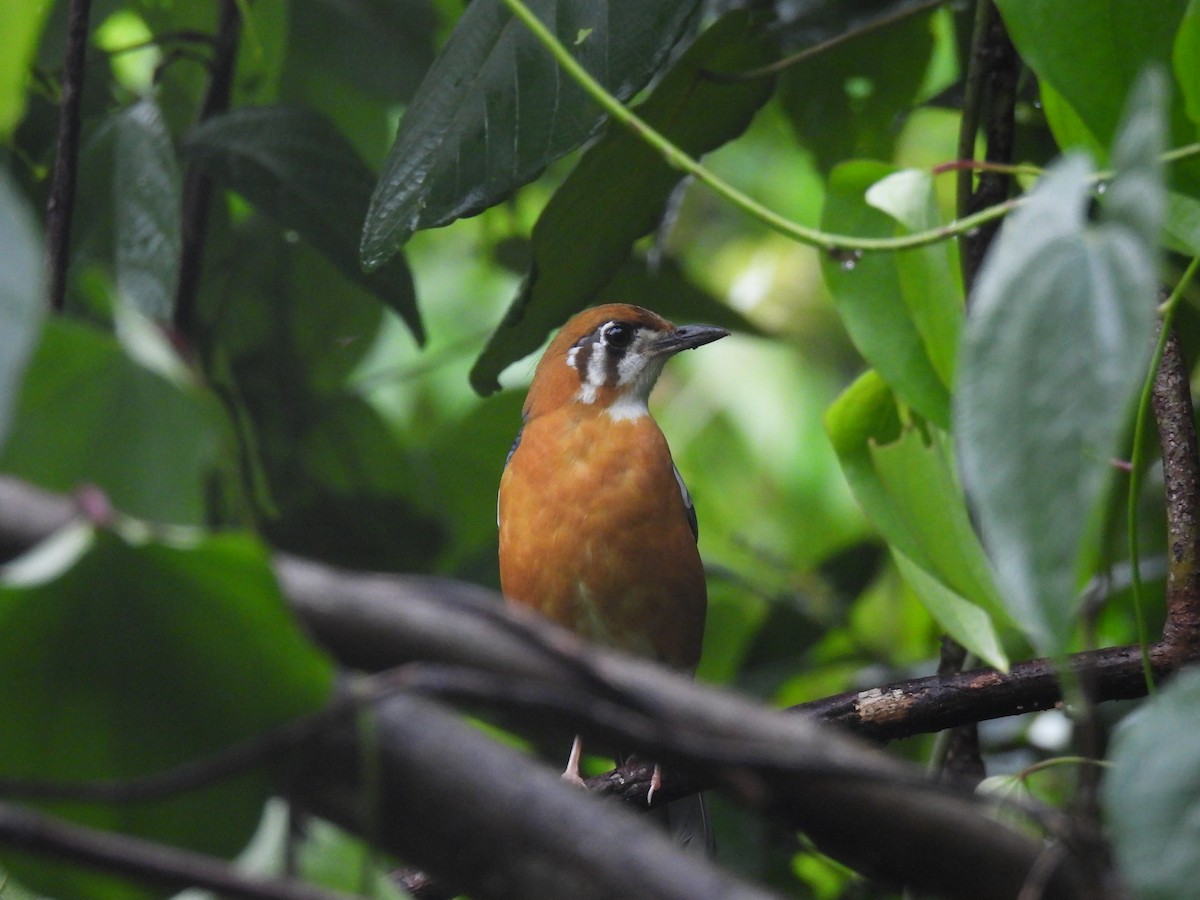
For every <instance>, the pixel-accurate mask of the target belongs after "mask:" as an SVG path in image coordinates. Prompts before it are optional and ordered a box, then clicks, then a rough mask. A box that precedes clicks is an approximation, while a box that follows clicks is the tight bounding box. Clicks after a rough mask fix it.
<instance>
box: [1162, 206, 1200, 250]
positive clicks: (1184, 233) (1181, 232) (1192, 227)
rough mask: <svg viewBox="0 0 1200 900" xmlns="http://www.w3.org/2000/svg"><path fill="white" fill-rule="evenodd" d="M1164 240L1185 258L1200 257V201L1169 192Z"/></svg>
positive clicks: (1164, 224)
mask: <svg viewBox="0 0 1200 900" xmlns="http://www.w3.org/2000/svg"><path fill="white" fill-rule="evenodd" d="M1163 240H1164V241H1165V242H1166V245H1167V247H1168V248H1170V249H1171V250H1174V251H1175V252H1176V253H1182V254H1183V255H1184V256H1200V200H1197V199H1195V198H1194V197H1191V196H1189V195H1187V194H1181V193H1178V192H1176V191H1168V192H1167V211H1166V221H1164V223H1163Z"/></svg>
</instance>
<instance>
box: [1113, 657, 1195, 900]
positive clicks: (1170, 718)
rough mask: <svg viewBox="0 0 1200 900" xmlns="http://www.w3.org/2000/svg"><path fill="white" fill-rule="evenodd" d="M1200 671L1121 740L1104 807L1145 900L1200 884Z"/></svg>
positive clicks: (1127, 727)
mask: <svg viewBox="0 0 1200 900" xmlns="http://www.w3.org/2000/svg"><path fill="white" fill-rule="evenodd" d="M1198 707H1200V672H1197V671H1196V670H1189V671H1184V672H1182V673H1180V674H1179V675H1177V676H1176V677H1175V679H1174V680H1172V681H1171V682H1170V683H1169V684H1168V685H1166V687H1164V688H1163V689H1162V691H1160V692H1159V693H1158V694H1156V695H1155V696H1154V697H1153V698H1151V699H1150V700H1149V701H1147V702H1146V704H1145V705H1144V706H1143V707H1142V708H1141V709H1140V710H1139V711H1138V712H1137V713H1135V714H1134V715H1131V716H1129V717H1128V718H1127V719H1125V721H1123V722H1122V723H1121V725H1120V727H1119V728H1118V729H1117V732H1116V734H1115V735H1114V736H1113V747H1112V763H1113V768H1112V770H1111V771H1110V772H1109V774H1108V776H1107V777H1106V778H1105V779H1104V783H1103V790H1104V802H1105V806H1106V812H1107V821H1108V827H1109V828H1110V829H1111V831H1112V839H1113V849H1114V850H1115V851H1116V856H1117V863H1118V866H1119V870H1120V872H1121V876H1122V878H1123V879H1124V880H1125V882H1126V884H1127V885H1128V887H1129V888H1131V889H1132V891H1133V894H1134V896H1136V897H1138V898H1140V900H1177V898H1180V897H1189V896H1191V895H1192V894H1194V893H1195V889H1196V885H1197V884H1198V883H1200V855H1198V854H1197V853H1196V846H1197V844H1198V843H1200V755H1197V754H1196V752H1195V749H1196V744H1197V742H1198V741H1200V723H1198V722H1197V720H1196V709H1197V708H1198Z"/></svg>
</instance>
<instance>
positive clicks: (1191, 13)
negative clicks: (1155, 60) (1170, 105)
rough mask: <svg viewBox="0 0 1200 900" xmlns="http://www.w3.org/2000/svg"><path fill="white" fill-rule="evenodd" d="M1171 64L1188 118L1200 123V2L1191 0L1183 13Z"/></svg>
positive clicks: (1199, 0)
mask: <svg viewBox="0 0 1200 900" xmlns="http://www.w3.org/2000/svg"><path fill="white" fill-rule="evenodd" d="M1171 62H1172V64H1173V69H1174V72H1175V80H1176V81H1177V82H1179V89H1180V91H1181V93H1182V94H1183V100H1184V104H1185V106H1186V108H1187V114H1188V117H1189V118H1190V119H1191V120H1192V121H1193V122H1200V0H1190V2H1189V3H1188V5H1187V9H1186V10H1185V11H1184V13H1183V21H1182V22H1180V23H1179V32H1178V33H1177V34H1176V35H1175V48H1174V52H1173V53H1172V55H1171Z"/></svg>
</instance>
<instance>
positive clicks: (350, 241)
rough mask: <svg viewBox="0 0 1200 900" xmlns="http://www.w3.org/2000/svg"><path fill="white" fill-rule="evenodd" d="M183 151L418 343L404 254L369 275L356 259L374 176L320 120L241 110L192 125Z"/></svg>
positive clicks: (275, 110) (268, 109)
mask: <svg viewBox="0 0 1200 900" xmlns="http://www.w3.org/2000/svg"><path fill="white" fill-rule="evenodd" d="M185 150H186V151H187V153H188V156H189V157H190V158H191V159H193V160H194V161H195V162H197V163H198V164H199V165H201V166H202V167H203V168H204V169H205V170H206V171H207V172H208V173H209V174H210V175H211V176H212V177H213V178H214V179H216V180H217V181H218V182H220V183H221V184H222V185H223V186H225V187H227V188H229V189H230V190H232V191H236V192H237V193H239V194H241V195H242V196H244V197H245V198H246V199H247V200H249V201H250V202H251V203H252V204H254V206H255V207H257V208H258V209H260V210H261V211H262V212H263V213H265V214H266V215H268V216H270V217H271V218H272V219H274V220H275V221H276V222H278V223H279V224H280V225H282V226H283V227H284V228H290V229H293V230H295V231H296V232H297V233H299V234H300V235H301V236H302V237H303V238H304V239H305V240H306V241H308V242H309V243H310V244H312V246H313V247H315V248H316V249H317V250H318V251H320V252H321V253H322V254H323V255H324V256H325V257H326V258H327V259H328V260H329V261H330V262H331V263H333V264H334V266H336V267H337V268H338V270H339V271H340V272H341V273H342V275H344V276H345V277H346V278H347V279H348V280H350V281H352V282H354V283H355V284H358V285H360V286H362V287H364V288H366V289H367V290H368V291H370V292H371V293H373V294H374V295H375V296H376V297H378V298H379V300H381V301H382V302H383V303H385V304H386V305H387V306H389V307H390V308H392V309H393V310H395V311H396V312H397V313H398V314H399V315H400V316H401V317H402V318H403V319H404V321H405V323H406V324H407V325H408V327H409V329H410V330H411V331H412V333H413V336H414V337H416V339H417V341H418V342H423V341H424V338H425V332H424V329H423V327H422V325H421V318H420V315H419V314H418V312H417V301H416V294H415V291H414V289H413V282H412V274H411V273H410V272H409V270H408V266H407V264H406V263H405V262H404V258H403V257H402V256H396V257H394V258H393V259H392V260H391V261H390V263H389V264H388V265H387V266H383V267H381V268H379V269H378V271H376V272H374V273H372V274H369V275H368V274H366V273H364V272H363V271H362V269H361V267H360V266H359V264H358V246H357V245H358V232H359V228H360V227H361V224H362V217H363V214H364V213H365V211H366V208H367V203H368V202H369V198H370V195H371V187H372V185H373V183H374V178H373V177H372V175H371V172H370V170H369V169H368V168H367V166H366V164H365V163H364V162H363V161H362V160H361V159H360V158H359V157H358V154H357V153H356V152H355V151H354V148H353V147H351V146H350V144H349V143H348V142H347V141H346V139H345V138H344V137H342V135H341V134H340V133H338V131H337V130H336V129H335V128H334V127H333V126H332V125H331V124H330V123H329V121H328V120H327V119H325V118H324V117H322V116H319V115H317V114H315V113H312V112H310V111H307V110H304V109H299V108H290V107H285V106H260V107H242V108H240V109H236V110H234V111H232V112H229V113H226V114H225V115H222V116H215V117H213V118H211V119H208V120H206V121H205V122H204V123H203V124H201V125H200V126H198V127H197V128H196V129H195V130H194V131H193V132H192V133H191V135H190V136H189V137H188V140H187V143H186V145H185Z"/></svg>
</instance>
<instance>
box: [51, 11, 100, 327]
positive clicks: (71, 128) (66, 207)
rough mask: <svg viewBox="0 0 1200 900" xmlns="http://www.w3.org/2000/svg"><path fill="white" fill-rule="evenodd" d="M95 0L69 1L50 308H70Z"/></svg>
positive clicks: (53, 208)
mask: <svg viewBox="0 0 1200 900" xmlns="http://www.w3.org/2000/svg"><path fill="white" fill-rule="evenodd" d="M91 6H92V4H91V0H71V4H70V6H69V7H67V48H66V55H65V61H64V64H63V81H62V105H61V106H59V110H58V145H57V147H56V149H55V153H54V170H53V172H52V174H51V176H50V196H49V198H48V199H47V201H46V287H47V291H48V297H49V301H50V308H51V309H52V310H54V311H55V312H62V310H63V307H64V306H65V304H66V293H67V270H68V268H70V251H71V222H72V220H73V219H74V216H75V182H76V177H77V175H78V169H79V131H80V124H79V107H80V103H81V102H82V100H83V80H84V79H83V76H84V62H85V61H86V57H87V38H88V19H89V18H90V16H91Z"/></svg>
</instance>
